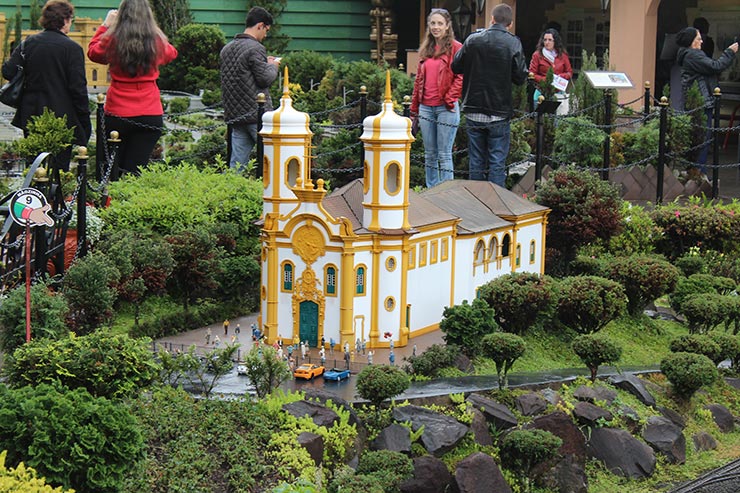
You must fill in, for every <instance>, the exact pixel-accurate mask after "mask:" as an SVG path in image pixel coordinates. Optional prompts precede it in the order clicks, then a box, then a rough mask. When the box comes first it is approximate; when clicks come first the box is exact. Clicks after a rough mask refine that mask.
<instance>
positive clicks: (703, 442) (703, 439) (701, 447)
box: [691, 431, 717, 452]
mask: <svg viewBox="0 0 740 493" xmlns="http://www.w3.org/2000/svg"><path fill="white" fill-rule="evenodd" d="M691 440H692V441H693V442H694V449H695V450H696V451H697V452H706V451H707V450H716V449H717V440H715V439H714V437H713V436H712V435H710V434H709V433H707V432H706V431H700V432H699V433H696V434H695V435H694V436H692V437H691Z"/></svg>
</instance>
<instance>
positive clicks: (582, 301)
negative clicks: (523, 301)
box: [557, 276, 627, 334]
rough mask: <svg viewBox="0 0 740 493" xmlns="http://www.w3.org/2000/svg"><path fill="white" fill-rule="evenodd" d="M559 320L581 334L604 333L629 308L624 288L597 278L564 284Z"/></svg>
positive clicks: (561, 285) (561, 293)
mask: <svg viewBox="0 0 740 493" xmlns="http://www.w3.org/2000/svg"><path fill="white" fill-rule="evenodd" d="M557 307H558V318H559V319H560V321H561V322H562V323H564V324H565V325H567V326H568V327H571V328H572V329H573V330H575V331H576V332H579V333H581V334H590V333H593V332H596V331H598V330H601V329H602V328H603V327H604V326H605V325H606V324H608V323H609V322H611V321H612V320H614V319H615V318H617V317H619V316H620V315H621V314H622V312H624V310H625V308H626V307H627V298H626V297H625V295H624V288H623V287H622V285H621V284H619V283H618V282H616V281H612V280H609V279H605V278H603V277H596V276H577V277H568V278H566V279H563V280H562V281H561V282H560V297H559V299H558V305H557Z"/></svg>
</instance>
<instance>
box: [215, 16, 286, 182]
mask: <svg viewBox="0 0 740 493" xmlns="http://www.w3.org/2000/svg"><path fill="white" fill-rule="evenodd" d="M272 22H273V21H272V15H270V13H269V12H268V11H267V10H265V9H263V8H262V7H253V8H252V9H250V10H249V12H247V19H246V29H245V30H244V32H243V33H240V34H237V35H236V36H235V37H234V39H233V40H232V41H230V42H229V43H228V44H227V45H226V46H224V47H223V49H222V50H221V94H222V97H223V102H224V120H226V123H227V124H228V126H229V135H230V141H229V144H230V145H229V166H230V167H231V168H236V167H237V166H239V167H240V169H243V168H244V166H245V165H246V164H247V162H248V161H249V154H250V153H251V152H252V148H253V147H254V145H255V144H256V143H257V94H259V93H263V94H264V95H265V97H266V98H267V101H266V103H265V110H266V111H270V110H271V109H272V100H271V99H270V85H271V84H272V83H273V82H274V81H275V79H277V76H278V66H279V64H280V60H279V59H278V58H275V57H272V56H267V50H265V47H264V46H263V45H262V41H263V40H264V39H265V37H266V36H267V32H268V31H269V30H270V26H272ZM257 164H258V166H261V165H262V164H261V163H257Z"/></svg>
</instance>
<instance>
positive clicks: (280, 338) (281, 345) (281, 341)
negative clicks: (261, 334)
mask: <svg viewBox="0 0 740 493" xmlns="http://www.w3.org/2000/svg"><path fill="white" fill-rule="evenodd" d="M277 343H278V346H280V347H283V336H281V335H280V334H278V339H277Z"/></svg>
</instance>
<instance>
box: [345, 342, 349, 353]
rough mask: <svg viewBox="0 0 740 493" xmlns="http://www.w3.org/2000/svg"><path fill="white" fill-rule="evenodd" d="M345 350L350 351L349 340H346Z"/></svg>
mask: <svg viewBox="0 0 740 493" xmlns="http://www.w3.org/2000/svg"><path fill="white" fill-rule="evenodd" d="M344 352H345V353H349V341H344Z"/></svg>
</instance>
